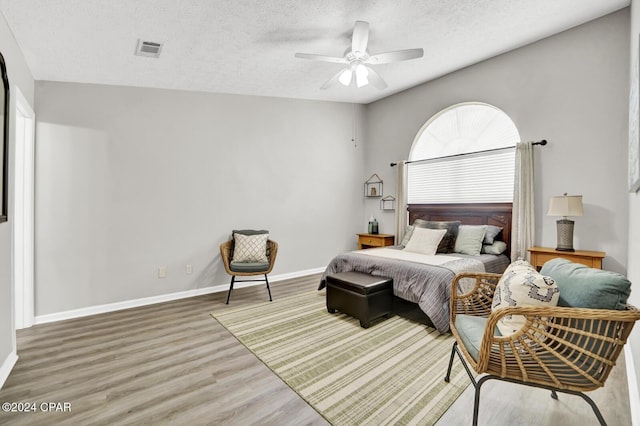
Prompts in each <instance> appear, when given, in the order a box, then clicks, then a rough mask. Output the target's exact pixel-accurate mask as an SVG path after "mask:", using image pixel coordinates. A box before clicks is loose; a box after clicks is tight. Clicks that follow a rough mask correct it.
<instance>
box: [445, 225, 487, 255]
mask: <svg viewBox="0 0 640 426" xmlns="http://www.w3.org/2000/svg"><path fill="white" fill-rule="evenodd" d="M486 230H487V225H460V227H459V228H458V237H457V238H456V243H455V247H454V250H453V251H455V252H456V253H462V254H471V255H474V256H478V255H479V254H480V250H482V241H484V233H485V232H486Z"/></svg>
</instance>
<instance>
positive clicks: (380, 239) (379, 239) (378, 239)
mask: <svg viewBox="0 0 640 426" xmlns="http://www.w3.org/2000/svg"><path fill="white" fill-rule="evenodd" d="M395 239H396V237H395V236H394V235H391V234H358V250H362V249H367V248H371V247H385V246H392V245H393V243H394V241H395Z"/></svg>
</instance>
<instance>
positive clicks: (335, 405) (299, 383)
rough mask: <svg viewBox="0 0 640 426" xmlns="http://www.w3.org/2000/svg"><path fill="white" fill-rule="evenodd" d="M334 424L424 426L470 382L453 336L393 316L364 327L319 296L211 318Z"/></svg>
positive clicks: (292, 298)
mask: <svg viewBox="0 0 640 426" xmlns="http://www.w3.org/2000/svg"><path fill="white" fill-rule="evenodd" d="M212 316H213V317H214V318H215V319H217V320H218V321H219V322H220V324H222V325H223V326H224V327H225V328H226V329H227V330H229V331H230V332H231V333H232V334H233V335H234V336H236V337H237V338H238V340H239V341H240V342H242V343H243V344H244V345H245V346H246V347H247V348H248V349H249V350H250V351H251V352H253V353H254V354H255V355H256V356H257V357H258V358H260V359H261V360H262V361H263V362H264V363H265V364H266V365H267V366H268V367H269V368H270V369H271V370H272V371H273V372H274V373H276V374H277V375H278V376H279V377H280V378H281V379H282V380H284V381H285V382H286V383H287V384H288V385H289V386H290V387H291V388H292V389H293V390H294V391H296V392H297V393H298V394H299V395H300V396H301V397H302V398H303V399H304V400H306V401H307V402H308V403H309V404H310V405H311V406H312V407H313V408H314V409H315V410H316V411H318V412H319V413H320V414H321V415H322V416H323V417H324V418H325V419H326V420H327V421H329V422H330V423H331V424H333V425H390V424H394V425H395V424H398V425H431V424H434V423H435V422H436V421H437V420H438V418H440V416H441V415H442V414H443V413H444V412H445V411H446V410H447V408H448V407H449V406H450V405H451V404H452V403H453V402H454V401H455V400H456V398H457V397H458V396H459V395H460V394H461V393H462V391H463V390H464V388H465V387H466V386H468V385H469V378H468V377H467V375H466V373H465V372H464V370H463V368H462V366H461V364H460V362H454V370H453V372H452V375H451V382H450V383H445V381H444V380H443V378H444V375H445V373H446V369H447V365H448V362H449V354H450V351H451V345H452V343H453V337H451V335H449V334H447V335H440V334H438V332H437V331H435V329H433V328H429V327H427V326H426V325H424V324H420V323H417V322H413V321H410V320H408V319H405V318H402V317H399V316H393V317H391V318H390V319H387V320H384V321H382V322H377V323H374V324H373V325H372V326H371V327H370V328H368V329H363V328H361V327H360V324H359V322H358V321H357V320H355V319H353V318H351V317H349V316H347V315H345V314H341V313H337V314H333V315H332V314H329V313H328V312H327V310H326V305H325V293H324V292H312V293H303V294H300V295H296V296H290V297H286V298H283V299H280V300H276V301H274V302H271V303H269V302H266V303H261V304H258V305H252V306H248V307H240V308H233V309H230V310H224V311H219V312H214V313H212Z"/></svg>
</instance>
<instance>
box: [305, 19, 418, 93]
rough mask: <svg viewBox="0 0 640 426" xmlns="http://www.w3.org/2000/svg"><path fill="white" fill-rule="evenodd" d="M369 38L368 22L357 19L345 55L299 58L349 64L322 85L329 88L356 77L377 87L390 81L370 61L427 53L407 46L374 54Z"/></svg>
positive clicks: (359, 82)
mask: <svg viewBox="0 0 640 426" xmlns="http://www.w3.org/2000/svg"><path fill="white" fill-rule="evenodd" d="M368 41H369V23H368V22H364V21H356V23H355V25H354V27H353V35H352V36H351V46H350V47H347V50H345V52H344V56H343V57H342V58H338V57H334V56H324V55H314V54H311V53H296V55H295V56H296V58H301V59H311V60H313V61H321V62H332V63H336V64H343V65H346V68H343V69H342V70H340V71H339V72H338V73H337V74H336V75H334V76H333V77H331V78H330V79H329V80H328V81H327V82H326V83H324V84H323V85H322V86H321V87H320V88H321V89H327V88H329V87H331V86H332V85H334V84H335V83H336V82H340V83H342V84H343V85H345V86H349V85H350V84H351V82H352V81H353V80H354V79H353V75H354V74H355V77H356V78H355V82H356V86H357V87H363V86H366V85H367V84H369V83H371V84H372V85H373V86H375V87H377V88H378V89H385V88H386V87H387V83H385V81H384V80H383V79H382V77H380V75H379V74H378V73H377V72H376V71H375V70H374V69H373V68H371V67H370V66H369V65H379V64H388V63H390V62H399V61H406V60H409V59H416V58H421V57H422V55H423V54H424V51H423V50H422V49H405V50H394V51H392V52H385V53H379V54H377V55H371V54H370V53H369V51H368V50H367V43H368Z"/></svg>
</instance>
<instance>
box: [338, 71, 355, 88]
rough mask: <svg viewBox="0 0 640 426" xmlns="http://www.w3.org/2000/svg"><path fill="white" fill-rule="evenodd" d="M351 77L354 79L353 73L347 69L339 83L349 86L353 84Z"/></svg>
mask: <svg viewBox="0 0 640 426" xmlns="http://www.w3.org/2000/svg"><path fill="white" fill-rule="evenodd" d="M351 77H353V73H352V72H351V70H350V69H348V68H347V69H346V70H344V71H342V73H341V74H340V77H338V81H339V82H340V83H342V84H343V85H345V86H348V85H350V84H351Z"/></svg>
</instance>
